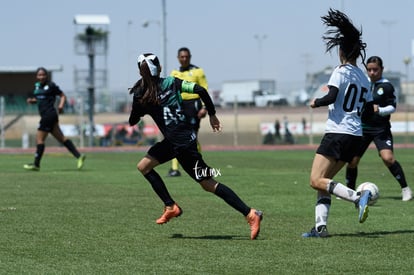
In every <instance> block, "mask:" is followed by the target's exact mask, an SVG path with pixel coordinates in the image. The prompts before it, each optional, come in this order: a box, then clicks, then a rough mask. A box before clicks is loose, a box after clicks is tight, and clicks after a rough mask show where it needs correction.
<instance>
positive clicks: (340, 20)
mask: <svg viewBox="0 0 414 275" xmlns="http://www.w3.org/2000/svg"><path fill="white" fill-rule="evenodd" d="M321 19H322V22H323V23H324V24H325V25H326V26H328V27H334V29H329V30H327V31H326V33H325V35H324V36H322V38H323V39H324V40H325V43H326V51H327V52H329V51H331V49H332V48H334V47H335V46H339V48H340V49H341V50H342V52H343V54H344V57H345V59H346V60H356V59H358V57H359V56H360V57H361V58H362V64H364V66H365V67H366V65H365V58H366V53H365V48H366V47H367V44H366V43H364V42H363V41H362V39H361V36H362V31H360V30H358V29H357V28H356V27H355V26H354V25H353V24H352V22H351V20H350V19H349V18H348V16H347V15H346V14H344V13H342V12H340V11H338V10H333V9H329V11H328V15H325V16H322V17H321Z"/></svg>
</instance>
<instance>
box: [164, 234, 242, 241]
mask: <svg viewBox="0 0 414 275" xmlns="http://www.w3.org/2000/svg"><path fill="white" fill-rule="evenodd" d="M171 239H195V240H246V239H248V240H250V238H249V237H248V236H235V235H207V236H184V235H183V234H179V233H175V234H172V236H171Z"/></svg>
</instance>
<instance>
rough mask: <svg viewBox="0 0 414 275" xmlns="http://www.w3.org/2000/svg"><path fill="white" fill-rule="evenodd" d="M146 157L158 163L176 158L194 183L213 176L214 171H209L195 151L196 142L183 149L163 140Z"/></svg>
mask: <svg viewBox="0 0 414 275" xmlns="http://www.w3.org/2000/svg"><path fill="white" fill-rule="evenodd" d="M147 155H148V156H149V157H151V158H154V159H156V160H157V161H158V162H159V163H165V162H167V161H170V160H172V159H173V158H177V160H178V162H179V163H180V165H181V166H182V167H183V169H184V170H185V171H186V172H187V174H188V175H189V176H190V177H192V178H193V179H194V180H195V181H197V182H201V181H202V180H204V179H209V178H211V177H213V176H214V169H211V168H210V167H209V166H208V165H207V164H206V163H205V162H204V160H203V157H202V155H201V154H200V153H199V152H198V150H197V140H194V142H191V143H190V144H188V145H187V146H185V147H179V148H177V147H174V146H173V145H172V144H171V142H169V141H168V140H166V139H164V140H162V141H160V142H157V143H156V144H154V145H153V146H152V147H151V148H150V149H149V150H148V153H147Z"/></svg>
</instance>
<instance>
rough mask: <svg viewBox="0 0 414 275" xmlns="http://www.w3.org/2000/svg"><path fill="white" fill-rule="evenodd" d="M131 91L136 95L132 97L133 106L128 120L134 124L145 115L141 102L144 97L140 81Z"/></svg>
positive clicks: (130, 123)
mask: <svg viewBox="0 0 414 275" xmlns="http://www.w3.org/2000/svg"><path fill="white" fill-rule="evenodd" d="M129 93H130V94H133V95H134V97H133V99H132V108H131V113H130V115H129V119H128V122H129V125H131V126H134V125H135V124H137V123H138V122H139V121H140V120H141V117H143V116H144V111H143V106H142V105H141V103H140V100H141V98H142V89H140V88H139V83H138V82H137V83H136V84H135V85H134V87H132V88H131V89H130V91H129Z"/></svg>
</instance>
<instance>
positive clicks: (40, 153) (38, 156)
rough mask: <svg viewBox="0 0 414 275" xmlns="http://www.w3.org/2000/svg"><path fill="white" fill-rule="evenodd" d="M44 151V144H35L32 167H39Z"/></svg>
mask: <svg viewBox="0 0 414 275" xmlns="http://www.w3.org/2000/svg"><path fill="white" fill-rule="evenodd" d="M44 151H45V145H44V144H37V145H36V153H35V158H34V165H36V166H37V167H40V160H41V159H42V156H43V152H44Z"/></svg>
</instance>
